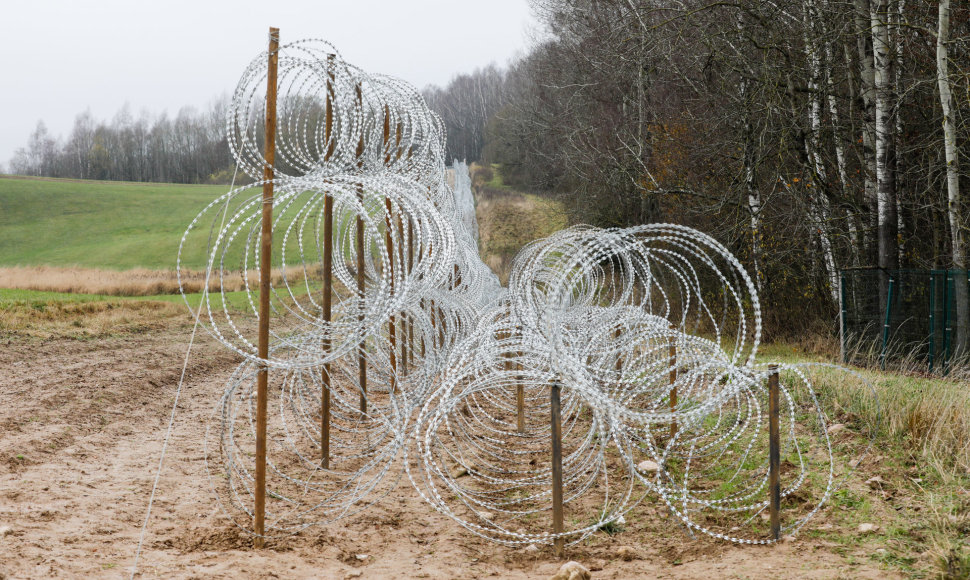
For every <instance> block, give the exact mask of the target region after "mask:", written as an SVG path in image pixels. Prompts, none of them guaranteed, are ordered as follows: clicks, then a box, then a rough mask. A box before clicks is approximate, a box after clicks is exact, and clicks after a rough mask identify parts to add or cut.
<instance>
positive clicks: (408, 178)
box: [178, 40, 875, 545]
mask: <svg viewBox="0 0 970 580" xmlns="http://www.w3.org/2000/svg"><path fill="white" fill-rule="evenodd" d="M278 57H279V95H280V97H279V107H278V111H279V119H278V123H277V127H278V129H277V131H278V136H277V143H278V153H277V163H276V173H275V177H274V179H273V186H274V190H275V197H274V200H273V210H274V213H273V232H274V235H273V265H274V266H275V272H276V274H275V275H274V278H273V280H272V282H271V290H270V291H271V293H272V294H271V306H272V319H271V324H270V328H271V331H272V347H271V350H270V354H269V357H268V358H267V359H266V360H262V359H260V358H259V357H258V356H257V354H256V346H255V342H256V341H255V334H256V323H257V318H258V315H257V312H258V308H257V306H256V305H257V304H258V293H259V290H258V283H257V278H256V276H255V272H256V271H258V268H259V251H258V246H259V244H258V241H259V228H260V221H259V220H260V216H261V211H262V200H261V198H260V197H259V196H258V195H257V189H256V188H258V187H260V186H261V185H263V183H264V182H263V181H261V179H262V171H263V167H264V165H265V164H266V160H265V158H264V154H263V151H262V149H261V145H260V143H262V131H263V128H262V123H263V118H264V116H265V101H266V99H265V92H264V91H265V89H262V88H261V87H264V86H265V80H266V72H267V67H266V54H265V53H264V54H262V55H260V56H259V57H257V58H256V59H255V60H253V62H252V64H250V65H249V67H247V68H246V70H245V71H244V73H243V75H242V78H241V79H240V81H239V84H238V86H237V88H236V90H235V92H234V95H233V100H232V104H231V106H230V108H229V112H228V115H227V134H228V138H229V143H230V146H231V148H232V151H233V155H234V156H235V158H236V162H237V164H238V167H239V168H240V169H242V170H243V171H245V172H246V173H247V174H249V175H250V176H251V177H252V178H253V180H254V182H253V183H251V184H249V185H246V186H243V187H237V188H234V189H232V190H230V191H229V192H228V193H226V194H225V195H224V196H222V197H220V198H219V199H216V200H214V201H213V202H212V203H211V204H210V205H209V206H208V207H207V208H205V209H204V210H203V211H202V212H201V213H200V214H199V215H198V216H197V217H196V218H195V219H194V220H193V221H192V223H191V224H190V225H189V227H188V229H187V230H186V232H185V234H184V235H183V237H182V242H181V245H180V248H179V258H178V266H179V272H180V274H179V275H180V280H181V279H182V270H183V263H184V262H185V261H187V260H194V261H204V262H205V264H206V269H207V275H208V276H207V277H208V278H211V279H212V280H217V281H218V284H217V285H216V287H215V289H212V290H210V289H209V288H205V289H203V291H202V304H203V306H202V308H201V309H200V312H201V315H200V316H199V319H200V321H201V322H202V323H204V325H205V328H206V329H207V330H208V331H209V332H210V333H211V334H212V335H213V336H214V337H215V338H216V339H217V340H219V341H220V342H222V343H223V344H224V345H225V346H226V347H227V348H230V349H232V350H233V351H235V352H237V353H239V354H240V355H242V356H243V357H244V362H242V363H241V364H240V365H239V366H238V367H237V368H236V370H235V371H234V372H233V373H232V374H231V376H230V377H229V379H228V381H227V383H226V387H225V391H224V393H223V395H222V397H221V399H220V401H219V404H218V405H217V408H216V412H215V413H214V415H213V417H212V421H211V422H210V425H209V428H208V430H207V434H206V439H205V456H206V464H207V467H208V470H209V474H210V481H211V482H212V486H213V489H214V491H215V493H216V495H217V497H218V498H219V500H220V502H221V504H222V505H223V507H224V509H225V511H226V513H227V514H229V515H230V516H231V517H232V518H233V520H234V521H235V522H236V524H237V525H238V526H239V527H240V528H242V529H245V530H249V529H250V527H251V526H250V523H251V520H252V517H253V514H252V508H251V506H252V505H253V496H254V489H253V487H254V472H255V462H254V456H255V435H254V434H255V413H254V406H255V384H256V375H257V372H258V370H259V368H260V366H262V365H266V366H268V367H269V368H270V369H271V389H270V408H271V409H273V410H274V412H273V413H271V415H270V417H269V426H268V439H269V444H268V454H267V456H268V464H267V496H268V498H267V515H266V529H267V530H268V532H267V535H279V534H288V533H295V532H298V531H300V530H302V529H305V528H306V527H308V526H312V525H321V524H327V523H332V522H335V521H338V520H340V519H342V518H345V517H348V516H352V515H353V514H356V513H358V512H360V511H361V510H363V509H365V508H366V507H367V506H368V505H370V504H372V503H373V502H375V501H378V500H379V499H380V498H382V497H384V496H385V495H387V494H389V493H391V491H392V490H393V489H394V488H395V486H396V485H397V483H398V481H399V479H400V478H401V477H402V476H403V474H405V473H406V474H407V476H408V478H409V479H410V481H411V482H412V484H413V485H414V487H415V488H416V489H417V491H418V492H419V494H420V495H421V496H422V497H423V498H424V499H425V500H426V501H427V502H428V503H429V504H430V505H431V506H432V507H433V508H434V509H436V510H438V511H440V512H441V513H444V514H446V515H448V516H449V517H451V518H453V519H454V520H455V521H456V522H458V523H459V524H460V525H462V526H463V527H464V528H466V529H467V530H469V531H471V532H472V533H474V534H477V535H478V536H480V537H482V538H484V539H487V540H490V541H495V542H500V543H503V544H508V545H521V544H529V543H552V542H553V541H554V540H555V539H557V538H558V537H562V538H565V539H566V540H567V541H568V542H570V543H576V542H579V541H581V540H583V539H584V538H585V537H587V536H589V535H590V534H592V533H594V532H596V531H597V530H600V529H604V528H605V527H607V526H610V525H614V526H616V525H620V522H622V521H624V520H625V518H626V516H627V515H629V516H630V517H638V516H637V514H638V513H641V512H640V511H638V509H639V506H641V505H642V504H643V502H644V500H645V499H646V498H648V497H656V498H659V500H660V501H661V502H662V503H663V504H665V506H666V509H667V510H669V512H670V513H671V514H672V515H674V516H675V517H676V518H677V519H679V520H680V521H681V522H682V523H683V525H684V526H685V527H686V528H687V529H689V530H697V531H699V532H703V533H705V534H709V535H711V536H714V537H717V538H721V539H725V540H729V541H732V542H741V543H758V544H766V543H771V542H772V541H774V540H772V539H771V538H770V537H769V534H768V531H767V524H766V523H765V522H764V521H763V519H764V518H763V512H765V510H766V508H767V506H768V439H767V438H768V434H767V429H766V419H765V416H766V413H765V407H766V401H767V389H766V386H765V385H766V379H767V376H768V373H769V372H770V371H769V367H768V366H767V365H765V364H762V363H758V362H756V354H757V350H758V346H759V341H760V336H761V306H760V302H759V299H758V293H757V291H756V289H755V286H754V284H753V283H752V280H751V279H750V277H749V276H748V274H747V273H746V271H745V269H744V267H743V266H742V265H741V263H740V262H739V261H738V260H737V259H736V258H735V257H734V256H733V255H732V254H731V253H730V252H729V251H728V250H727V248H725V247H724V246H723V245H722V244H720V243H718V242H717V241H716V240H714V239H713V238H711V237H710V236H708V235H706V234H703V233H701V232H698V231H696V230H693V229H690V228H687V227H683V226H677V225H672V224H651V225H643V226H637V227H633V228H626V229H617V228H612V229H599V228H593V227H589V226H576V227H572V228H568V229H566V230H563V231H560V232H557V233H555V234H553V235H552V236H550V237H548V238H545V239H541V240H536V241H535V242H532V243H531V244H529V245H527V246H526V247H525V248H523V249H522V250H521V251H520V252H519V254H518V255H517V256H516V258H515V260H514V261H513V264H512V272H511V276H510V279H509V284H508V288H503V287H502V286H501V285H500V283H499V280H498V278H497V277H496V276H495V274H494V273H492V272H491V271H490V270H489V269H488V267H487V266H486V265H485V264H484V263H483V262H482V260H481V259H480V257H479V251H478V239H477V238H478V226H477V221H476V219H475V208H474V200H473V197H472V194H471V183H470V179H469V177H468V168H467V167H466V166H465V165H464V163H459V162H457V161H456V162H455V163H454V164H453V166H452V171H454V183H455V186H454V187H453V188H452V187H449V186H448V185H447V182H446V179H445V176H446V171H445V163H444V153H443V152H444V142H445V134H444V127H443V124H442V122H441V120H440V119H439V118H438V116H437V115H435V114H434V113H433V112H432V111H431V110H430V109H428V107H427V105H426V104H425V102H424V101H423V99H422V98H421V96H420V94H419V93H418V92H417V91H416V90H415V89H414V88H413V87H411V86H410V85H408V84H407V83H404V82H403V81H400V80H397V79H393V78H390V77H385V76H378V75H368V74H366V73H364V72H363V71H361V70H360V69H358V68H356V67H354V66H352V65H350V64H348V63H346V62H344V61H343V59H342V58H341V57H340V55H339V53H338V52H337V51H336V50H335V49H334V48H333V47H332V46H331V45H329V44H328V43H326V42H324V41H320V40H305V41H299V42H295V43H292V44H288V45H285V46H282V47H281V48H280V49H279V55H278ZM328 200H329V202H330V203H332V211H333V214H332V215H333V231H332V235H331V240H330V242H331V244H332V256H333V271H332V280H333V282H332V287H331V305H332V306H331V307H332V310H331V316H330V319H329V320H327V319H326V317H325V316H324V309H325V307H324V302H325V300H324V296H323V293H322V290H323V288H324V283H323V276H324V271H323V268H322V267H321V263H322V262H323V256H324V252H325V247H326V246H327V243H326V242H327V240H326V239H325V235H324V207H325V205H326V203H327V201H328ZM210 238H211V239H212V240H215V241H214V242H212V243H209V240H210ZM203 240H205V243H203ZM185 292H186V290H185V288H183V293H185ZM392 328H393V337H392ZM778 369H779V371H780V372H781V379H782V380H781V389H782V391H781V392H782V395H783V396H782V399H781V402H782V420H783V429H782V432H783V434H784V441H783V448H782V458H783V459H784V461H783V464H782V466H783V469H782V474H781V475H782V496H783V497H784V498H785V502H786V503H785V505H784V510H783V515H784V517H785V524H784V526H783V530H784V532H785V533H789V534H790V533H794V532H795V531H797V530H798V529H799V528H800V527H801V526H802V525H804V524H805V522H806V521H808V519H809V518H810V517H811V516H813V515H814V514H816V513H817V512H818V510H819V509H820V508H821V506H822V505H823V504H824V502H825V501H826V500H827V499H828V498H829V497H830V496H831V495H832V493H833V492H834V491H835V489H836V488H837V486H838V484H839V482H840V480H841V479H842V478H844V477H845V476H847V474H848V473H849V471H850V470H849V469H847V467H846V463H845V461H844V458H843V456H844V455H845V452H844V450H842V449H838V448H837V447H836V446H834V445H833V441H832V440H831V439H830V437H829V435H828V426H829V418H828V416H827V414H826V411H825V407H826V406H825V404H824V402H823V401H822V400H821V399H820V397H819V394H818V392H817V391H816V390H815V388H814V386H813V380H812V379H813V377H815V376H816V375H817V376H824V378H825V380H826V381H833V380H843V381H850V380H851V381H858V382H860V384H861V385H863V386H867V387H869V389H870V392H871V393H872V394H871V396H873V397H875V393H874V391H872V390H871V385H868V383H867V382H866V381H865V379H864V378H863V377H861V376H860V375H858V374H857V373H853V372H852V371H848V370H846V369H842V368H839V367H834V366H830V365H811V364H784V365H778ZM553 382H558V384H560V385H561V393H562V417H563V426H562V448H563V489H564V495H563V499H564V504H565V510H566V513H567V514H568V515H569V517H568V518H567V521H568V525H567V529H566V530H565V531H564V532H562V533H561V534H558V535H557V534H553V533H551V532H550V527H551V525H550V520H551V510H552V497H551V496H552V491H551V490H552V466H551V463H550V458H549V455H550V451H549V450H550V446H551V439H550V437H551V430H550V426H549V416H550V401H549V387H550V385H551V384H552V383H553ZM325 388H329V394H330V424H329V433H330V439H329V449H330V456H329V459H330V462H329V466H328V467H327V468H324V467H322V460H321V453H322V451H321V448H322V436H321V427H322V426H321V420H322V417H323V415H322V411H321V406H322V403H323V393H324V389H325ZM860 430H861V431H867V432H868V434H869V436H870V445H871V437H872V436H873V435H874V433H875V425H873V424H868V425H861V426H860ZM866 452H868V449H867V450H866ZM388 476H390V477H388Z"/></svg>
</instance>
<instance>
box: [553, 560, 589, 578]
mask: <svg viewBox="0 0 970 580" xmlns="http://www.w3.org/2000/svg"><path fill="white" fill-rule="evenodd" d="M590 577H591V575H590V573H589V570H587V569H586V568H584V567H583V565H582V564H580V563H579V562H572V561H570V562H566V563H565V564H563V565H562V567H560V568H559V571H558V572H556V575H555V576H552V577H551V578H549V580H589V579H590Z"/></svg>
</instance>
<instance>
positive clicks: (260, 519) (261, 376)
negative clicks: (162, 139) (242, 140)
mask: <svg viewBox="0 0 970 580" xmlns="http://www.w3.org/2000/svg"><path fill="white" fill-rule="evenodd" d="M279 46H280V29H279V28H270V29H269V60H268V63H267V69H266V140H265V142H264V144H265V156H266V164H265V165H264V166H263V216H262V219H263V221H262V224H261V225H262V230H261V237H260V251H259V326H258V332H259V338H258V341H257V346H256V351H257V353H256V354H257V356H258V357H259V359H260V362H259V363H258V364H259V370H258V372H257V373H256V482H255V484H256V488H255V490H254V491H255V504H256V505H255V506H254V509H253V527H254V528H255V529H254V532H255V534H256V537H255V539H254V541H253V544H254V546H255V547H256V548H262V547H263V545H264V541H263V536H264V533H265V527H264V526H265V518H266V406H267V390H268V388H267V385H268V383H269V367H268V366H267V364H266V361H267V360H268V359H269V294H270V274H271V273H272V261H273V166H274V164H275V163H276V68H277V64H278V63H279Z"/></svg>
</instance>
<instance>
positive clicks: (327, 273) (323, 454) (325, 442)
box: [320, 55, 334, 469]
mask: <svg viewBox="0 0 970 580" xmlns="http://www.w3.org/2000/svg"><path fill="white" fill-rule="evenodd" d="M327 61H328V64H329V65H330V67H333V56H332V55H331V56H330V57H329V58H328V59H327ZM332 85H333V72H332V71H328V80H327V117H326V123H327V124H326V125H325V126H324V135H325V137H326V140H327V143H328V145H327V153H326V155H325V156H324V160H326V161H329V160H330V156H331V155H333V150H334V148H333V143H331V142H330V139H331V135H332V133H333V99H332V98H331V95H330V91H331V90H332V88H331V87H332ZM332 304H333V197H332V196H330V195H327V196H325V197H324V198H323V300H322V302H321V305H320V309H321V310H322V311H323V312H321V317H322V318H323V322H324V323H325V324H326V330H325V332H327V333H328V334H327V335H326V336H325V337H324V339H323V352H324V353H329V352H330V335H329V333H330V331H331V326H330V322H331V321H332V315H333V306H332ZM330 370H331V365H330V363H326V364H324V365H323V376H322V377H321V379H322V380H323V392H322V393H321V394H320V465H321V466H322V467H323V468H324V469H330Z"/></svg>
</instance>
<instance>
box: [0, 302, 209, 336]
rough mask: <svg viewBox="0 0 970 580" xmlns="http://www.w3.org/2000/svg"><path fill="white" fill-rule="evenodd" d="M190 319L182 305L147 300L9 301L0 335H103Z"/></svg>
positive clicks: (0, 315) (1, 318)
mask: <svg viewBox="0 0 970 580" xmlns="http://www.w3.org/2000/svg"><path fill="white" fill-rule="evenodd" d="M191 320H192V318H191V315H190V314H189V313H188V311H187V310H186V309H185V306H184V305H181V304H172V303H169V302H158V301H147V300H146V301H142V300H120V301H97V302H57V301H51V302H46V303H35V304H26V303H24V304H12V305H9V306H6V307H4V308H2V309H0V337H7V338H9V337H22V338H33V339H42V340H46V339H51V338H65V337H66V338H76V339H93V338H105V337H108V336H120V335H126V334H135V333H140V332H148V331H151V330H156V329H160V328H164V327H166V326H168V325H170V324H172V323H184V324H188V323H189V322H191Z"/></svg>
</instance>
